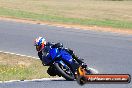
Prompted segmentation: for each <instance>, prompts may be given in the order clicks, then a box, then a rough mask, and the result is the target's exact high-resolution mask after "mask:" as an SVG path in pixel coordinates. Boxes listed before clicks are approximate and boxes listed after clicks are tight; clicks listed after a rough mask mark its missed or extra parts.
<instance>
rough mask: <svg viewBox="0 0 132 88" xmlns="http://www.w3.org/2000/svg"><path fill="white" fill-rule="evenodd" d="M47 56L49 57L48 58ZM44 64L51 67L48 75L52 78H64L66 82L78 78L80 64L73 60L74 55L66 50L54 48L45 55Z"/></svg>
mask: <svg viewBox="0 0 132 88" xmlns="http://www.w3.org/2000/svg"><path fill="white" fill-rule="evenodd" d="M46 55H47V56H46ZM44 56H45V57H46V58H45V59H43V64H44V65H46V66H49V69H48V70H47V73H48V74H49V75H50V76H56V75H58V76H60V77H61V76H62V77H64V78H65V79H66V80H74V79H75V78H76V76H75V75H76V70H77V68H78V67H79V63H78V62H77V61H76V60H75V59H73V58H72V55H71V54H70V53H69V52H68V51H67V50H66V49H65V48H57V47H52V48H51V49H50V50H49V52H48V54H47V53H46V54H45V55H44Z"/></svg>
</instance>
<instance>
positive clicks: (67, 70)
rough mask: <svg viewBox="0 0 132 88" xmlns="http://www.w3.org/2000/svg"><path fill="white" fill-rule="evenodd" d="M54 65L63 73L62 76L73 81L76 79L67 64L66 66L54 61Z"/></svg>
mask: <svg viewBox="0 0 132 88" xmlns="http://www.w3.org/2000/svg"><path fill="white" fill-rule="evenodd" d="M54 66H55V68H56V70H58V71H59V73H60V74H61V75H62V77H64V78H65V79H66V80H69V81H73V80H74V79H75V76H74V73H73V72H72V70H71V69H70V67H68V66H67V65H65V67H64V66H63V65H62V64H60V63H54Z"/></svg>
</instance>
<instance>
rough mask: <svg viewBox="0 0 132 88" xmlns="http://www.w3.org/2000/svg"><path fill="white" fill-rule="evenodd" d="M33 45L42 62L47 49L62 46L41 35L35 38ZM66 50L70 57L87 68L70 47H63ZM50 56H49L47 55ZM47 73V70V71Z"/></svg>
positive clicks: (47, 52) (47, 51)
mask: <svg viewBox="0 0 132 88" xmlns="http://www.w3.org/2000/svg"><path fill="white" fill-rule="evenodd" d="M34 45H35V46H36V50H37V51H38V57H39V58H40V60H41V61H42V64H43V65H45V64H44V63H43V61H44V59H45V57H47V56H48V54H49V51H50V49H51V48H52V47H56V48H63V45H62V44H61V43H51V42H46V40H45V38H43V37H38V38H36V39H35V43H34ZM64 49H65V50H66V51H68V52H69V54H71V55H72V57H73V58H74V59H75V60H76V61H77V62H78V63H79V64H80V65H81V66H83V67H84V68H87V65H86V64H85V63H84V62H83V61H82V59H79V58H78V57H77V56H76V55H75V54H74V52H73V50H71V49H67V48H64ZM49 58H50V57H49ZM48 73H49V72H48Z"/></svg>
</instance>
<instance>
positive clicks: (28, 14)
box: [0, 8, 132, 29]
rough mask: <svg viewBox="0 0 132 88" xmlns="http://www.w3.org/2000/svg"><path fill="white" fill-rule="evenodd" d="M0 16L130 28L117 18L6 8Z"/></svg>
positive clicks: (128, 24) (127, 23) (131, 24)
mask: <svg viewBox="0 0 132 88" xmlns="http://www.w3.org/2000/svg"><path fill="white" fill-rule="evenodd" d="M0 16H7V17H8V16H9V17H14V18H23V19H24V18H26V19H29V20H37V21H48V22H58V23H66V24H80V25H85V26H86V25H88V26H94V25H96V26H105V27H115V28H127V29H131V28H132V22H125V21H119V20H109V19H106V20H97V19H81V18H80V19H79V18H65V17H62V16H54V15H43V14H36V13H32V12H26V11H20V10H12V9H7V8H0Z"/></svg>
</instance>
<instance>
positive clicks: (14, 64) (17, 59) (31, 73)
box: [0, 53, 50, 81]
mask: <svg viewBox="0 0 132 88" xmlns="http://www.w3.org/2000/svg"><path fill="white" fill-rule="evenodd" d="M47 68H48V67H46V66H45V67H44V66H43V65H42V64H41V61H40V60H36V59H33V58H27V57H22V56H16V55H10V54H5V53H0V81H8V80H30V79H39V78H47V77H50V76H49V75H48V74H47Z"/></svg>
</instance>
